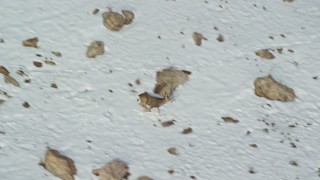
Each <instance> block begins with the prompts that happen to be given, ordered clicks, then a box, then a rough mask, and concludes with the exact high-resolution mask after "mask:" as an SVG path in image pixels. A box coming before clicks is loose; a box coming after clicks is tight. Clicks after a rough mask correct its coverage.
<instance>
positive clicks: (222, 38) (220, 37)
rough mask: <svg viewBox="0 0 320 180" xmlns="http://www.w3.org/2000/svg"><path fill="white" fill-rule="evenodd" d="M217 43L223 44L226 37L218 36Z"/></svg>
mask: <svg viewBox="0 0 320 180" xmlns="http://www.w3.org/2000/svg"><path fill="white" fill-rule="evenodd" d="M217 41H219V42H223V41H224V37H223V36H222V34H219V35H218V37H217Z"/></svg>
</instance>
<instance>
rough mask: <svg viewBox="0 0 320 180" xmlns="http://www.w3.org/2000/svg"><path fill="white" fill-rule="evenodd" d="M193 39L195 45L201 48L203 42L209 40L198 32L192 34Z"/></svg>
mask: <svg viewBox="0 0 320 180" xmlns="http://www.w3.org/2000/svg"><path fill="white" fill-rule="evenodd" d="M192 38H193V40H194V43H195V44H196V45H197V46H201V44H202V40H208V39H207V38H205V37H204V36H203V35H202V34H200V33H197V32H194V33H193V34H192Z"/></svg>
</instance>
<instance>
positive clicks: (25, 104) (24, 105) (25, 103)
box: [22, 102, 30, 108]
mask: <svg viewBox="0 0 320 180" xmlns="http://www.w3.org/2000/svg"><path fill="white" fill-rule="evenodd" d="M22 106H23V107H25V108H29V107H30V104H29V103H28V102H24V103H22Z"/></svg>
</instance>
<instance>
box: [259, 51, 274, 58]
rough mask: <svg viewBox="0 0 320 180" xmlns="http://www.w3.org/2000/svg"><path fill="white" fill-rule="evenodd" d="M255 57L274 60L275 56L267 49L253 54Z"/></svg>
mask: <svg viewBox="0 0 320 180" xmlns="http://www.w3.org/2000/svg"><path fill="white" fill-rule="evenodd" d="M255 53H256V55H257V56H259V57H261V58H263V59H274V58H275V56H274V55H273V54H272V53H271V52H270V51H269V50H268V49H261V50H259V51H256V52H255Z"/></svg>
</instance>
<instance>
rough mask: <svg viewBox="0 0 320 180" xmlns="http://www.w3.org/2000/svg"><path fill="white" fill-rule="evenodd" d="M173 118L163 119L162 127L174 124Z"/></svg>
mask: <svg viewBox="0 0 320 180" xmlns="http://www.w3.org/2000/svg"><path fill="white" fill-rule="evenodd" d="M174 122H175V120H169V121H164V122H162V123H161V125H162V127H168V126H172V125H174Z"/></svg>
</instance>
